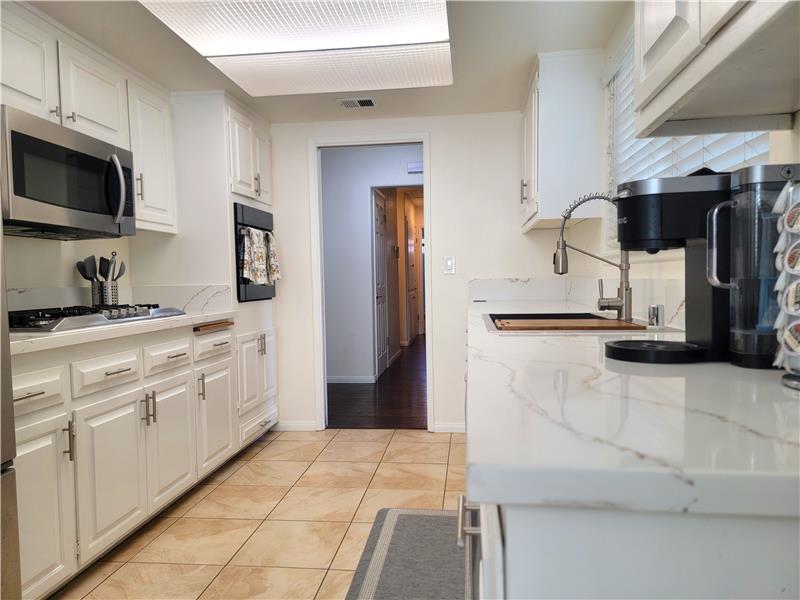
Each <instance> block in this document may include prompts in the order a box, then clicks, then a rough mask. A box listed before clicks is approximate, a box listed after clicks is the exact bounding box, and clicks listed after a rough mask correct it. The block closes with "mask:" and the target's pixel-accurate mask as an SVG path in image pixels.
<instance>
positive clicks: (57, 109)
mask: <svg viewBox="0 0 800 600" xmlns="http://www.w3.org/2000/svg"><path fill="white" fill-rule="evenodd" d="M50 114H51V115H55V116H57V117H58V118H59V119H60V118H61V106H60V105H59V104H56V107H55V108H51V109H50Z"/></svg>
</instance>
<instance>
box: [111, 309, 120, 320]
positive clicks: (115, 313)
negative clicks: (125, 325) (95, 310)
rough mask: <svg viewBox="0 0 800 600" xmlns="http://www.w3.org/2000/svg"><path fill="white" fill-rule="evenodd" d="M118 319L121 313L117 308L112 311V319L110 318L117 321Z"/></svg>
mask: <svg viewBox="0 0 800 600" xmlns="http://www.w3.org/2000/svg"><path fill="white" fill-rule="evenodd" d="M118 317H119V311H118V310H117V309H116V308H114V309H112V310H111V317H110V318H112V319H116V318H118Z"/></svg>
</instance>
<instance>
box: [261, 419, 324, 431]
mask: <svg viewBox="0 0 800 600" xmlns="http://www.w3.org/2000/svg"><path fill="white" fill-rule="evenodd" d="M272 429H273V431H316V430H317V423H316V422H315V421H278V422H277V423H276V424H275V427H273V428H272Z"/></svg>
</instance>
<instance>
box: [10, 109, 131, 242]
mask: <svg viewBox="0 0 800 600" xmlns="http://www.w3.org/2000/svg"><path fill="white" fill-rule="evenodd" d="M0 111H2V112H1V113H0V119H1V120H2V139H0V144H2V164H1V165H0V193H1V194H2V206H3V230H4V232H5V234H6V235H19V236H27V237H43V238H50V239H58V240H74V239H92V238H113V237H120V236H123V235H134V234H135V233H136V219H135V214H134V202H133V184H132V180H133V175H132V174H133V155H132V154H131V153H130V152H129V151H128V150H125V149H123V148H117V147H116V146H114V145H113V144H108V143H106V142H103V141H100V140H98V139H95V138H93V137H91V136H88V135H85V134H83V133H79V132H77V131H73V130H72V129H69V128H67V127H63V126H61V125H58V124H56V123H53V122H51V121H48V120H46V119H41V118H39V117H34V116H33V115H30V114H28V113H25V112H23V111H20V110H17V109H15V108H12V107H10V106H5V105H4V106H2V107H0Z"/></svg>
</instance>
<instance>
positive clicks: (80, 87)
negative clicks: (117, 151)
mask: <svg viewBox="0 0 800 600" xmlns="http://www.w3.org/2000/svg"><path fill="white" fill-rule="evenodd" d="M58 63H59V76H60V80H61V102H62V106H61V110H62V113H63V124H64V125H66V126H67V127H69V128H71V129H75V130H77V131H80V132H82V133H85V134H87V135H90V136H92V137H95V138H98V139H101V140H104V141H106V142H109V143H110V144H114V145H115V146H118V147H120V148H130V135H129V128H128V94H127V88H126V79H125V75H124V74H122V73H120V72H119V71H118V70H117V69H116V68H114V66H113V65H112V64H110V63H108V62H106V61H105V60H103V59H102V58H101V57H99V56H90V55H89V54H88V53H86V52H83V51H82V50H79V49H78V48H77V47H74V46H72V45H70V44H68V43H65V42H63V41H61V40H59V42H58Z"/></svg>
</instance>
